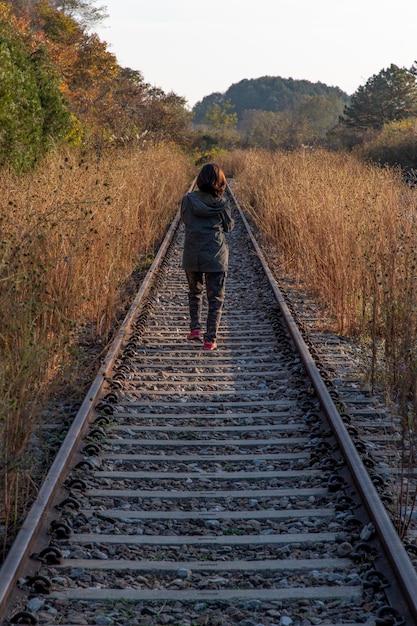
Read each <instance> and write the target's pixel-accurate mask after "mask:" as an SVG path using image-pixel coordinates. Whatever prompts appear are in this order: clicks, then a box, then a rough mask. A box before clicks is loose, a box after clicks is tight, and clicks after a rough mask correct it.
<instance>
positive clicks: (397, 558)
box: [228, 186, 417, 624]
mask: <svg viewBox="0 0 417 626" xmlns="http://www.w3.org/2000/svg"><path fill="white" fill-rule="evenodd" d="M228 192H229V193H230V195H231V197H232V199H233V202H234V203H235V205H236V207H237V209H238V211H239V213H240V215H241V217H242V220H243V223H244V225H245V228H246V230H247V232H248V235H249V237H250V240H251V242H252V246H253V248H254V250H255V252H256V254H257V256H258V258H259V261H260V263H261V264H262V267H263V269H264V271H265V274H266V276H267V277H268V281H269V283H270V285H271V288H272V290H273V293H274V296H275V299H276V301H277V303H278V305H279V308H280V310H281V313H282V316H283V318H284V321H285V324H286V326H287V329H288V332H289V333H290V335H291V338H292V340H293V342H294V344H295V346H296V348H297V350H298V352H299V355H300V358H301V360H302V362H303V365H304V367H305V369H306V372H307V374H308V376H309V378H310V381H311V383H312V385H313V387H314V389H315V392H316V394H317V397H318V398H319V400H320V403H321V405H322V408H323V411H324V412H325V414H326V417H327V419H328V420H329V424H330V427H331V429H332V431H333V433H334V435H335V437H336V439H337V442H338V444H339V446H340V448H341V451H342V454H343V456H344V458H345V461H346V463H347V464H348V466H349V469H350V471H351V473H352V477H353V480H354V482H355V484H356V486H357V488H358V490H359V493H360V495H361V497H362V500H363V502H364V504H365V506H366V508H367V510H368V513H369V515H370V517H371V519H372V521H373V523H374V524H375V526H376V528H377V531H378V534H379V539H380V540H381V543H382V545H383V546H384V548H385V551H386V555H387V557H388V559H389V561H390V563H391V566H392V567H393V570H394V572H395V574H396V576H397V578H398V581H399V582H400V584H401V588H402V591H403V592H404V596H405V598H406V600H407V603H408V608H409V611H410V613H411V614H412V616H413V618H414V620H415V623H416V624H417V573H416V570H415V568H414V566H413V564H412V562H411V560H410V558H409V557H408V554H407V552H406V550H405V548H404V546H403V544H402V542H401V540H400V538H399V536H398V533H397V531H396V530H395V527H394V525H393V523H392V521H391V518H390V517H389V515H388V513H387V511H386V509H385V507H384V505H383V503H382V502H381V499H380V498H379V496H378V492H377V490H376V488H375V486H374V484H373V482H372V480H371V478H370V476H369V474H368V472H367V470H366V468H365V466H364V464H363V463H362V460H361V458H360V456H359V454H358V451H357V449H356V447H355V445H354V443H353V441H352V439H351V437H350V435H349V432H348V431H347V429H346V426H345V424H344V423H343V420H342V418H341V416H340V414H339V412H338V410H337V407H336V405H335V403H334V402H333V399H332V397H331V395H330V394H329V391H328V389H327V387H326V385H325V383H324V380H323V378H322V377H321V375H320V372H319V370H318V368H317V366H316V364H315V362H314V359H313V357H312V355H311V353H310V351H309V349H308V346H307V344H306V343H305V341H304V339H303V337H302V334H301V332H300V330H299V328H298V326H297V324H296V322H295V320H294V318H293V316H292V315H291V312H290V310H289V308H288V306H287V304H286V302H285V299H284V297H283V294H282V292H281V290H280V288H279V287H278V284H277V282H276V280H275V278H274V276H273V274H272V272H271V270H270V269H269V267H268V265H267V262H266V260H265V257H264V255H263V253H262V251H261V249H260V247H259V245H258V243H257V242H256V240H255V238H254V236H253V234H252V230H251V228H250V225H249V223H248V221H247V219H246V218H245V216H244V214H243V211H242V209H241V207H240V205H239V203H238V202H237V200H236V197H235V195H234V194H233V191H232V190H231V189H230V187H229V186H228Z"/></svg>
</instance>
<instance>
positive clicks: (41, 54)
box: [0, 4, 71, 169]
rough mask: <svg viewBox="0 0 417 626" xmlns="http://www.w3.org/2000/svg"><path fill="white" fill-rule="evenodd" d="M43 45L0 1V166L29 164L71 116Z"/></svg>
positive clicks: (62, 132) (61, 136)
mask: <svg viewBox="0 0 417 626" xmlns="http://www.w3.org/2000/svg"><path fill="white" fill-rule="evenodd" d="M60 86H61V80H60V76H59V74H58V73H57V72H56V70H55V68H54V66H53V65H52V62H51V59H50V55H49V53H48V49H47V46H46V45H45V42H44V41H43V40H42V38H38V37H35V36H34V34H33V33H32V32H31V30H30V28H29V25H28V23H27V22H26V21H25V20H23V19H18V18H16V17H15V16H14V15H13V14H12V12H11V10H10V7H8V6H6V5H5V4H1V5H0V165H4V164H6V163H8V164H10V165H12V166H13V167H15V168H17V169H25V168H27V167H30V165H31V164H33V163H34V162H35V161H36V159H37V158H38V157H39V156H40V155H41V154H42V153H43V152H44V151H45V150H46V149H47V148H48V147H49V146H50V145H51V144H53V143H56V142H59V141H62V140H63V139H64V137H65V135H66V133H67V131H68V129H69V126H70V123H71V116H70V112H69V110H68V107H67V106H66V102H65V99H64V97H63V95H62V93H61V90H60Z"/></svg>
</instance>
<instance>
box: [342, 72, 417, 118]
mask: <svg viewBox="0 0 417 626" xmlns="http://www.w3.org/2000/svg"><path fill="white" fill-rule="evenodd" d="M415 115H417V84H416V78H415V75H414V74H413V73H412V71H410V70H406V69H405V68H399V67H397V66H396V65H394V64H391V65H390V67H389V68H387V69H384V70H381V72H379V74H374V75H373V76H371V78H369V79H368V81H367V82H366V84H365V85H363V86H360V87H359V88H358V90H357V91H356V92H355V93H354V94H353V96H352V99H351V102H350V104H349V105H348V106H346V107H345V110H344V120H345V123H346V124H347V125H348V126H350V127H353V128H356V129H359V130H365V129H380V128H382V127H383V126H384V124H387V123H389V122H392V121H399V120H402V119H404V118H408V117H413V116H415Z"/></svg>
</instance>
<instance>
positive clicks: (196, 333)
mask: <svg viewBox="0 0 417 626" xmlns="http://www.w3.org/2000/svg"><path fill="white" fill-rule="evenodd" d="M187 339H192V340H195V339H197V340H198V341H199V340H200V339H201V330H200V329H199V328H194V329H193V330H192V331H191V332H190V334H189V335H188V337H187Z"/></svg>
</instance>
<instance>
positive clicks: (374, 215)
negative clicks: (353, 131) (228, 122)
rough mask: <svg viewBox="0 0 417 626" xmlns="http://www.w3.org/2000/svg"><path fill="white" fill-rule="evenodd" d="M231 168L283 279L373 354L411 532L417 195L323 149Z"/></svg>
mask: <svg viewBox="0 0 417 626" xmlns="http://www.w3.org/2000/svg"><path fill="white" fill-rule="evenodd" d="M223 166H224V167H226V168H227V169H229V170H230V171H235V172H236V179H237V190H236V192H237V194H238V198H239V200H240V201H241V204H242V206H243V207H244V208H245V209H246V210H247V211H248V213H249V214H250V216H251V218H252V220H253V222H254V223H255V224H256V225H257V226H258V227H259V229H260V231H261V233H262V234H263V237H264V238H265V240H266V242H267V243H268V244H269V245H270V246H272V247H274V248H275V250H277V251H278V258H279V260H280V263H281V269H282V271H283V272H288V274H290V275H292V276H294V277H298V278H300V279H302V281H303V285H304V286H305V287H306V288H308V289H309V290H310V291H311V292H312V293H314V294H315V296H316V298H317V299H318V300H319V301H320V302H321V303H322V304H323V306H324V307H325V308H326V309H327V312H328V313H329V314H330V315H331V316H332V317H333V319H334V320H335V328H336V330H337V331H338V332H339V333H341V334H349V335H352V336H354V335H356V336H358V337H360V338H361V339H362V340H365V341H368V343H369V345H370V346H371V354H372V359H371V361H372V363H371V367H370V371H369V376H370V380H371V383H372V385H374V384H375V383H376V381H378V383H379V384H382V385H383V386H384V389H385V392H386V396H387V398H388V399H389V401H390V402H392V403H394V404H395V410H396V414H397V416H399V418H400V421H401V425H400V428H399V433H400V441H401V454H400V455H399V456H398V472H399V476H400V477H401V479H400V480H398V481H397V482H396V487H397V489H398V492H397V495H396V503H397V513H396V518H397V524H398V527H399V529H400V532H402V533H404V532H405V531H406V528H407V526H408V523H409V519H410V517H409V516H410V507H411V509H412V508H413V507H414V504H415V498H416V492H415V490H414V489H413V488H411V486H410V485H411V475H412V472H413V469H414V468H415V466H416V460H417V442H416V434H417V235H416V232H417V229H416V225H417V191H415V190H413V189H409V188H407V187H406V186H405V185H404V184H403V183H402V180H401V176H400V173H399V172H398V171H397V170H395V169H383V168H380V167H377V166H374V165H370V164H367V163H364V162H361V161H359V160H358V159H357V158H355V156H353V155H351V154H341V153H329V152H325V151H321V150H318V151H314V150H307V149H306V150H299V151H298V152H294V153H278V154H270V153H266V152H260V151H253V152H246V153H242V152H237V153H234V154H231V155H229V156H228V157H227V159H226V161H225V163H223ZM407 516H408V517H407Z"/></svg>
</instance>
